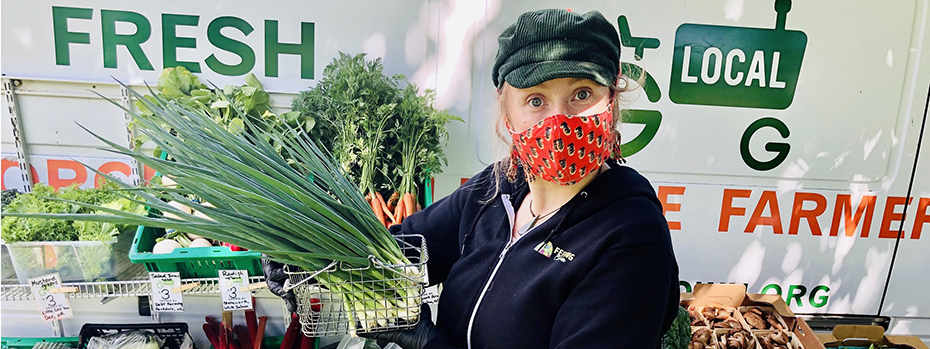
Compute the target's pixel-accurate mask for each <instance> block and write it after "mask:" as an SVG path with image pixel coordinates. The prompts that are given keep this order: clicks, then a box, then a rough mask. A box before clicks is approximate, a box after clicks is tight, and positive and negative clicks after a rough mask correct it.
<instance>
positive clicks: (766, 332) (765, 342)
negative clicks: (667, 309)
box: [687, 302, 803, 349]
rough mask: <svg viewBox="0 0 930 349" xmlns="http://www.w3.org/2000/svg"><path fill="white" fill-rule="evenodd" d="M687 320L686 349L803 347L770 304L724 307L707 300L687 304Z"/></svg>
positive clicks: (797, 348)
mask: <svg viewBox="0 0 930 349" xmlns="http://www.w3.org/2000/svg"><path fill="white" fill-rule="evenodd" d="M687 309H688V315H689V317H690V320H691V326H692V327H691V328H692V334H691V343H690V344H689V345H688V348H689V349H708V348H720V349H752V348H760V347H761V349H776V348H777V349H803V347H802V346H801V345H800V344H799V343H797V342H794V343H792V334H791V332H789V331H788V329H787V328H786V326H785V322H784V320H783V319H781V317H780V316H779V315H778V314H777V313H775V310H774V309H773V308H772V307H759V306H745V307H740V308H738V309H737V308H732V307H726V306H724V305H723V304H720V303H716V302H711V303H708V304H706V305H704V306H701V307H699V306H695V305H694V304H691V305H688V307H687ZM757 345H758V346H757Z"/></svg>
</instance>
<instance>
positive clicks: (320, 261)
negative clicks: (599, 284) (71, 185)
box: [19, 93, 424, 333]
mask: <svg viewBox="0 0 930 349" xmlns="http://www.w3.org/2000/svg"><path fill="white" fill-rule="evenodd" d="M218 94H219V95H220V97H221V98H222V99H223V100H225V101H226V102H227V103H229V104H227V106H228V108H227V110H229V111H230V112H229V113H231V115H237V116H239V119H240V120H243V123H244V127H245V129H241V128H235V127H234V128H233V130H230V128H229V127H227V126H226V125H222V124H219V123H217V122H216V118H217V117H219V115H218V114H219V113H220V112H223V113H226V111H221V110H219V109H214V108H192V107H190V106H188V105H183V104H180V103H175V102H173V101H170V100H168V99H165V98H163V97H161V96H159V95H154V96H147V97H145V98H143V97H142V96H140V95H136V97H137V98H138V99H139V100H140V101H142V102H143V103H144V104H145V106H146V108H147V110H148V111H150V112H151V114H148V113H137V112H134V111H129V110H127V112H128V113H130V114H131V115H132V116H133V123H134V124H135V125H136V127H137V128H138V129H139V130H140V131H141V132H142V134H145V135H146V136H147V137H148V139H151V140H152V141H154V142H155V143H156V144H159V145H160V148H161V149H163V151H165V152H167V153H168V154H170V156H171V159H169V160H164V159H161V158H156V157H153V156H150V155H148V154H145V153H144V152H142V151H141V150H132V149H129V148H127V147H124V146H121V145H119V144H117V143H116V142H112V141H109V140H106V139H103V138H100V140H101V141H103V142H105V143H106V144H107V145H108V146H109V147H111V148H113V149H116V151H117V152H118V153H120V154H123V155H126V156H129V157H132V158H134V159H136V160H137V161H139V162H140V163H142V164H145V165H147V166H149V167H151V168H152V169H154V170H156V171H158V172H159V173H161V174H163V175H168V176H169V177H170V178H171V179H172V180H174V181H175V182H176V183H177V185H176V186H175V187H173V188H171V187H166V186H162V185H157V184H154V185H152V186H148V187H141V188H134V187H132V186H130V185H127V184H124V183H122V182H119V181H118V180H116V179H115V178H113V177H110V176H106V178H107V179H108V180H110V181H112V182H113V183H116V184H118V185H120V186H122V187H123V188H125V189H126V190H131V191H132V192H133V193H134V194H135V195H137V196H138V197H139V198H140V200H137V201H136V202H138V203H144V204H145V205H147V206H149V207H150V208H152V209H155V210H158V211H160V212H162V213H164V214H171V215H174V216H167V215H160V216H149V215H148V214H139V213H130V212H124V211H120V210H117V209H112V208H107V207H104V206H100V205H95V204H91V203H84V204H81V205H80V206H82V207H86V208H88V209H91V210H92V211H95V210H99V211H102V213H91V214H80V213H61V214H49V213H32V214H29V216H30V217H31V218H57V219H61V220H78V221H95V222H104V223H114V224H137V225H145V226H148V227H160V228H166V229H175V230H179V231H183V232H186V233H192V234H197V235H200V236H202V237H205V238H208V239H214V240H219V241H224V242H227V243H231V244H234V245H237V246H241V247H244V248H247V249H249V250H253V251H258V252H261V253H265V254H267V255H268V256H270V258H272V259H274V260H277V261H280V262H283V263H285V264H289V265H295V266H298V267H301V268H303V269H306V270H322V269H324V268H326V267H327V266H330V265H331V263H333V262H334V261H335V262H340V263H342V265H343V266H346V268H339V269H337V270H335V271H333V272H331V273H329V275H328V277H327V278H326V280H327V281H321V284H322V286H324V287H327V288H328V289H329V290H330V291H333V292H336V291H339V292H342V294H343V296H342V297H343V299H342V301H343V302H344V306H345V309H346V310H347V314H348V315H349V323H350V324H355V323H356V320H357V318H356V317H355V316H356V315H354V314H355V313H356V312H358V311H359V310H362V313H364V311H365V310H367V309H378V310H377V312H378V313H379V315H380V317H382V318H398V317H401V316H402V317H403V318H404V320H406V321H407V322H409V323H411V324H413V323H415V320H416V319H417V317H418V310H419V298H418V297H419V292H421V291H420V289H412V288H411V287H410V286H409V284H408V283H404V282H402V281H398V279H397V278H396V275H395V274H400V275H407V277H409V278H410V279H412V280H422V278H423V276H424V275H423V270H421V269H419V268H417V269H412V268H406V267H407V266H411V265H412V263H411V262H410V260H408V259H407V256H405V255H404V253H403V251H402V250H401V248H400V246H399V245H398V243H397V241H396V240H395V239H394V237H393V236H391V234H390V233H389V232H388V231H387V229H386V228H385V225H384V224H383V223H382V222H381V221H380V220H378V219H377V218H376V217H375V214H374V213H373V212H372V210H371V205H369V203H368V202H366V201H365V199H364V197H363V195H362V194H361V192H360V190H359V188H358V186H356V185H355V184H354V183H352V182H351V181H349V180H348V179H347V178H346V176H344V175H343V172H342V170H341V169H340V167H339V166H338V165H337V164H336V163H335V162H334V161H333V160H332V158H331V157H330V155H329V154H328V153H326V151H325V150H323V149H321V148H320V147H319V146H318V145H316V144H315V143H313V142H312V141H310V140H308V139H306V138H305V137H297V136H295V131H293V130H288V129H282V128H278V127H271V126H270V125H268V124H267V123H264V120H260V119H259V120H253V119H250V118H247V117H245V115H246V111H245V110H243V109H242V107H240V106H239V105H237V104H235V103H232V102H231V98H232V97H231V96H228V95H226V94H225V93H218ZM114 104H115V105H117V106H119V103H117V102H114ZM245 130H262V132H261V133H258V132H245ZM91 133H93V132H92V131H91ZM98 138H99V137H98ZM278 146H280V148H279V147H278ZM282 154H289V155H292V156H293V158H291V159H288V158H286V157H285V156H283V155H282ZM190 197H198V198H200V199H201V200H202V201H201V202H209V203H211V204H212V206H208V205H205V204H201V203H198V202H196V201H192V200H190V199H189V198H190ZM171 201H174V202H176V203H175V204H169V203H168V202H171ZM178 203H179V204H180V205H182V206H186V207H187V208H190V209H191V210H192V211H188V210H185V209H179V208H178V207H176V205H178ZM196 211H201V212H203V214H204V215H205V216H206V218H204V217H201V216H195V215H193V214H191V213H188V212H196ZM19 216H22V214H19ZM373 262H377V263H378V264H379V265H380V266H382V267H379V268H373V267H369V266H371V264H372V263H373ZM352 267H354V268H352ZM384 273H387V274H390V275H385V274H384ZM346 280H383V281H384V282H386V283H394V284H395V285H393V286H391V287H385V288H383V289H376V290H369V289H367V287H370V286H368V285H370V283H361V282H345V281H346ZM408 293H412V294H408ZM369 324H372V325H377V323H369ZM352 331H353V333H354V326H352Z"/></svg>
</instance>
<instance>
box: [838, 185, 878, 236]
mask: <svg viewBox="0 0 930 349" xmlns="http://www.w3.org/2000/svg"><path fill="white" fill-rule="evenodd" d="M874 213H875V196H863V197H862V199H861V200H859V207H858V208H856V215H855V216H853V214H852V203H851V202H850V196H849V195H846V194H837V195H836V207H834V208H833V223H832V224H831V225H830V236H836V235H837V234H838V233H839V230H840V216H843V218H845V220H844V223H845V224H844V227H845V229H846V236H853V235H856V226H857V225H859V220H860V219H862V216H863V214H865V219H864V220H863V222H862V237H869V227H871V226H872V215H873V214H874Z"/></svg>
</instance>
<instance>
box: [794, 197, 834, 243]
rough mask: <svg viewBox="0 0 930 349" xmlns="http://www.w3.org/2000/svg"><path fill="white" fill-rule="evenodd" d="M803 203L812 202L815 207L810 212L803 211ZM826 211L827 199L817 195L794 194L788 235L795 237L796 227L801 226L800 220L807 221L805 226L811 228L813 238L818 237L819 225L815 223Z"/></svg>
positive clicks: (819, 233)
mask: <svg viewBox="0 0 930 349" xmlns="http://www.w3.org/2000/svg"><path fill="white" fill-rule="evenodd" d="M805 201H813V202H814V203H815V204H816V205H814V208H812V209H810V210H805V209H804V202H805ZM826 210H827V198H825V197H823V195H820V194H817V193H802V192H797V193H795V194H794V206H792V208H791V223H789V225H788V234H789V235H797V234H798V226H800V225H801V218H805V219H807V224H808V226H810V228H811V234H813V235H814V236H820V235H822V233H821V232H820V223H819V222H817V217H819V216H820V215H822V214H823V212H824V211H826Z"/></svg>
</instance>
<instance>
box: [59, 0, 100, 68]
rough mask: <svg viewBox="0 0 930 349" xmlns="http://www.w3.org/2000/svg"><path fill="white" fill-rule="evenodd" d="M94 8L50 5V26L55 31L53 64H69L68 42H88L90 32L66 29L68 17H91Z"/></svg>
mask: <svg viewBox="0 0 930 349" xmlns="http://www.w3.org/2000/svg"><path fill="white" fill-rule="evenodd" d="M93 16H94V10H91V9H89V8H77V7H58V6H52V28H53V31H54V32H55V64H57V65H71V48H70V47H69V46H68V45H69V44H72V43H74V44H89V43H90V34H88V33H75V32H70V31H68V19H69V18H75V19H91V18H93Z"/></svg>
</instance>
